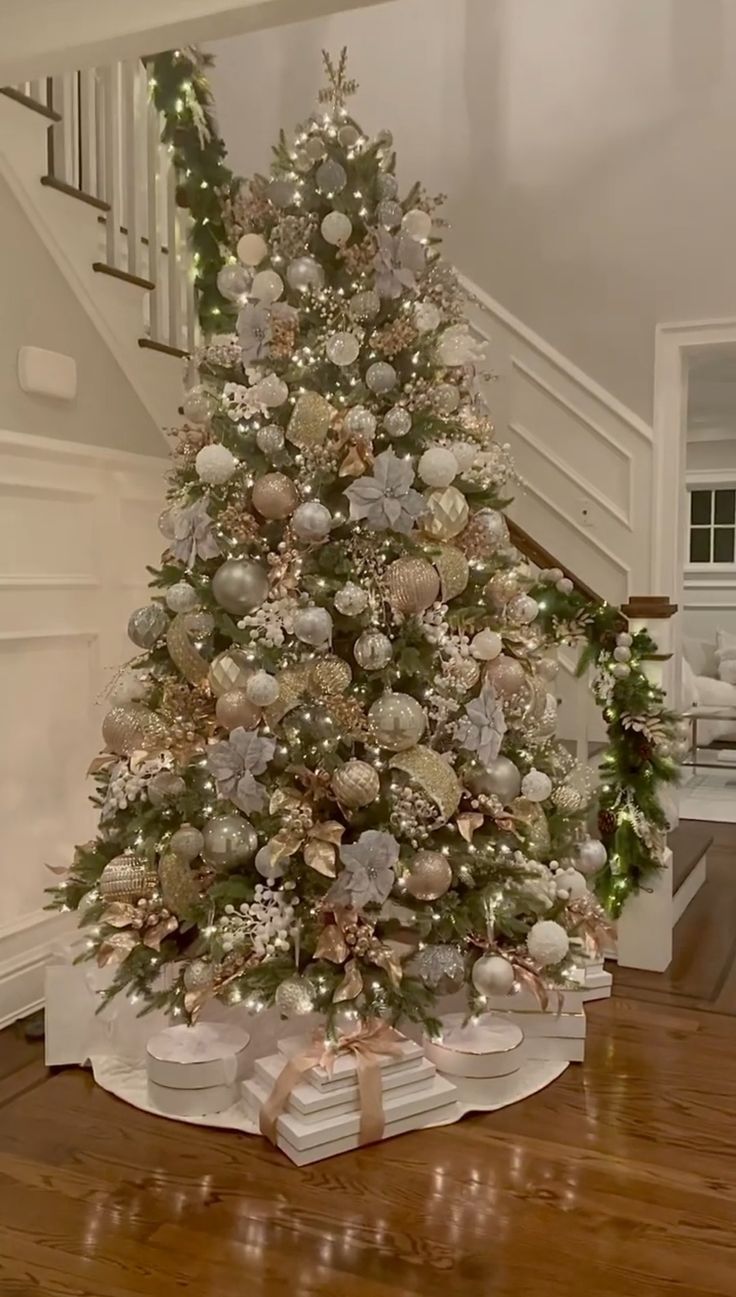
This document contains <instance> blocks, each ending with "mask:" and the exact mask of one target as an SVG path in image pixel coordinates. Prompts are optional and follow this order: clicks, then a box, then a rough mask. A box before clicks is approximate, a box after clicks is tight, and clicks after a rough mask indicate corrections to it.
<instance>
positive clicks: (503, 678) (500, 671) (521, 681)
mask: <svg viewBox="0 0 736 1297" xmlns="http://www.w3.org/2000/svg"><path fill="white" fill-rule="evenodd" d="M486 677H487V679H488V680H490V682H491V684H492V685H493V688H494V689H495V691H496V693H497V694H498V696H499V697H500V698H507V699H511V698H515V697H516V695H517V694H519V693H520V692H521V690H522V689H523V688H524V685H525V684H526V678H527V676H526V671H525V670H524V668H523V666H522V665H521V663H520V662H518V661H517V660H516V658H511V657H507V655H506V654H505V653H502V654H501V656H500V657H497V658H495V659H494V660H493V662H489V663H488V666H487V667H486Z"/></svg>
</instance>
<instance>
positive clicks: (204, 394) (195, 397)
mask: <svg viewBox="0 0 736 1297" xmlns="http://www.w3.org/2000/svg"><path fill="white" fill-rule="evenodd" d="M181 408H182V412H183V414H184V418H185V419H188V420H189V422H190V423H199V424H204V423H209V421H210V419H211V418H212V415H213V414H214V413H215V410H216V408H217V402H216V400H215V398H214V396H213V395H212V393H211V392H208V391H207V388H206V387H202V385H201V384H199V383H197V384H196V385H195V386H194V387H190V388H189V390H188V391H187V392H185V394H184V400H183V401H182V403H181Z"/></svg>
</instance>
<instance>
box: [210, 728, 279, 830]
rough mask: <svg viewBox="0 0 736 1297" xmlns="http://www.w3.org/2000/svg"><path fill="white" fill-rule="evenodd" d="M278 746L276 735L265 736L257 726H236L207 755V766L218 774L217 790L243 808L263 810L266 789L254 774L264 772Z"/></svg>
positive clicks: (212, 772) (214, 773) (215, 774)
mask: <svg viewBox="0 0 736 1297" xmlns="http://www.w3.org/2000/svg"><path fill="white" fill-rule="evenodd" d="M275 750H276V743H275V741H274V740H273V739H271V738H262V737H261V736H260V735H259V734H257V733H256V731H255V730H246V729H243V728H242V726H239V727H238V728H237V729H234V730H233V731H232V733H231V735H230V737H229V739H223V740H222V741H221V742H220V743H215V745H214V747H212V748H211V749H210V751H209V753H208V755H207V769H208V770H209V772H210V774H211V775H213V776H214V778H215V781H216V783H217V790H218V792H219V793H220V794H221V795H222V796H223V797H227V798H229V800H230V801H231V802H232V803H233V804H234V805H235V806H237V807H238V809H239V810H241V811H245V812H246V813H248V812H250V811H258V810H260V809H261V808H262V806H263V805H264V803H265V800H266V792H265V789H264V788H263V787H262V785H261V784H259V783H258V780H257V779H256V778H255V776H256V775H261V774H263V772H264V770H265V769H266V766H267V765H268V763H269V761H270V760H271V757H272V756H273V754H274V752H275Z"/></svg>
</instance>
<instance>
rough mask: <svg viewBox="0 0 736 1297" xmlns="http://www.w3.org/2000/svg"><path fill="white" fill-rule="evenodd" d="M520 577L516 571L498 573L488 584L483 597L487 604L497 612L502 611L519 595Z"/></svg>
mask: <svg viewBox="0 0 736 1297" xmlns="http://www.w3.org/2000/svg"><path fill="white" fill-rule="evenodd" d="M519 589H520V583H519V577H518V574H517V572H516V571H515V570H510V571H508V572H496V574H495V575H494V576H492V577H491V579H490V581H489V582H488V583H487V585H486V587H485V589H484V591H483V596H484V598H485V600H486V603H488V604H490V606H491V608H493V609H495V610H496V611H498V612H500V611H502V610H503V609H504V608H505V607H506V605H507V603H508V602H509V600H510V599H513V598H515V596H516V595H517V594H518V593H519Z"/></svg>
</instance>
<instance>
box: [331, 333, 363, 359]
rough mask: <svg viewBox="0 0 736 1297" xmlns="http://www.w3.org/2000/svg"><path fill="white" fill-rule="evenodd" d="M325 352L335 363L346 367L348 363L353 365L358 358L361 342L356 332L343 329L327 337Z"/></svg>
mask: <svg viewBox="0 0 736 1297" xmlns="http://www.w3.org/2000/svg"><path fill="white" fill-rule="evenodd" d="M325 352H326V354H327V359H328V360H331V361H332V363H333V365H338V366H339V367H340V368H344V367H345V366H346V365H352V364H353V362H354V361H356V360H357V359H358V355H359V353H360V343H359V342H358V339H357V338H356V336H355V334H354V333H349V332H348V331H347V330H341V331H340V332H338V333H333V334H331V335H330V337H329V338H328V339H327V342H326V344H325Z"/></svg>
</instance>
